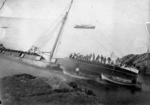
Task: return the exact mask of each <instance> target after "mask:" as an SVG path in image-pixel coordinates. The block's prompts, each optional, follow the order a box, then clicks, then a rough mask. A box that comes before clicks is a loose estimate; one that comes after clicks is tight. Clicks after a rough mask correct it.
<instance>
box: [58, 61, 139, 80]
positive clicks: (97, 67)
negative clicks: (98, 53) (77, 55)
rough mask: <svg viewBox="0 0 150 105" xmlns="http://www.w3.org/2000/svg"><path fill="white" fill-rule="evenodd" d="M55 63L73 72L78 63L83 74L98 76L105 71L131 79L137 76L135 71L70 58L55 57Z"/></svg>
mask: <svg viewBox="0 0 150 105" xmlns="http://www.w3.org/2000/svg"><path fill="white" fill-rule="evenodd" d="M57 63H60V64H61V65H62V66H63V67H64V68H65V69H66V71H67V72H69V73H75V72H76V67H77V65H79V69H80V73H82V74H85V75H92V76H95V77H99V76H100V75H101V73H106V74H109V75H114V76H121V77H123V78H128V79H131V80H133V79H135V78H137V74H136V73H133V72H130V71H127V70H125V69H122V68H119V67H114V66H111V65H108V64H100V63H91V62H85V61H79V60H75V59H70V58H59V59H57Z"/></svg>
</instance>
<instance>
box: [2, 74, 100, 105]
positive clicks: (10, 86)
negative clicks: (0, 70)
mask: <svg viewBox="0 0 150 105" xmlns="http://www.w3.org/2000/svg"><path fill="white" fill-rule="evenodd" d="M1 89H2V102H3V104H4V105H98V103H99V102H98V100H97V98H96V96H95V94H94V93H93V91H92V90H90V89H87V88H85V87H80V86H79V85H78V84H77V83H76V82H62V81H61V80H60V79H59V78H57V77H54V78H51V77H50V78H46V77H34V76H32V75H29V74H19V75H13V76H7V77H4V78H2V79H1Z"/></svg>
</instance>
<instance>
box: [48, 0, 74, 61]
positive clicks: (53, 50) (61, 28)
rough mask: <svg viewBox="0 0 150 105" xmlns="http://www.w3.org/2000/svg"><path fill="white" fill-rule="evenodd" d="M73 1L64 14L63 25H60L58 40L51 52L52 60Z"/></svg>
mask: <svg viewBox="0 0 150 105" xmlns="http://www.w3.org/2000/svg"><path fill="white" fill-rule="evenodd" d="M72 3H73V0H72V1H71V3H70V6H69V9H68V11H67V12H66V14H65V16H64V18H63V20H62V25H61V27H60V30H59V33H58V36H57V38H56V41H55V43H54V46H53V48H52V52H51V55H50V61H51V60H52V58H53V55H54V53H55V49H56V46H57V44H58V41H59V39H60V36H61V33H62V30H63V28H64V25H65V23H66V20H67V16H68V13H69V11H70V9H71V6H72Z"/></svg>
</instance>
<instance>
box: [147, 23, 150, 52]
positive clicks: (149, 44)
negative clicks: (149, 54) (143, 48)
mask: <svg viewBox="0 0 150 105" xmlns="http://www.w3.org/2000/svg"><path fill="white" fill-rule="evenodd" d="M146 26H147V31H148V36H147V37H148V38H147V39H148V43H147V44H148V51H150V22H147V23H146Z"/></svg>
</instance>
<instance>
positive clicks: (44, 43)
mask: <svg viewBox="0 0 150 105" xmlns="http://www.w3.org/2000/svg"><path fill="white" fill-rule="evenodd" d="M60 23H61V22H59V23H58V24H57V25H56V26H55V28H53V30H52V31H51V32H50V33H48V35H47V37H46V39H45V40H44V41H43V42H42V43H40V44H39V48H40V49H41V48H42V47H44V45H46V44H47V43H48V42H49V37H51V36H50V35H49V34H52V33H53V32H54V31H55V29H56V28H57V27H58V26H59V25H60ZM52 37H53V36H52Z"/></svg>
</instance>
